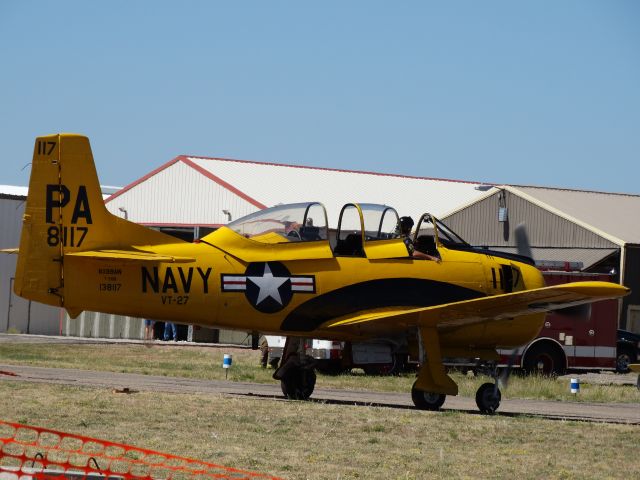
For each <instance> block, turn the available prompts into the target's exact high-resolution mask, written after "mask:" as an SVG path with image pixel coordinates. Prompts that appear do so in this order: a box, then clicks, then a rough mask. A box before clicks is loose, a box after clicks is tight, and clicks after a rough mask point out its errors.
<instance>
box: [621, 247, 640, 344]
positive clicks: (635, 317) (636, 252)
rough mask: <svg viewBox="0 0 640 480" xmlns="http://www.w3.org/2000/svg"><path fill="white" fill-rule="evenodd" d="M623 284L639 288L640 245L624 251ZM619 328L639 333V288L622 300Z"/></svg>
mask: <svg viewBox="0 0 640 480" xmlns="http://www.w3.org/2000/svg"><path fill="white" fill-rule="evenodd" d="M624 284H625V285H627V286H631V285H638V286H640V245H627V247H626V251H625V269H624ZM621 310H622V317H623V318H622V321H621V322H620V327H621V328H625V329H627V330H631V331H632V332H638V333H640V288H635V289H634V288H632V289H631V293H630V294H629V295H628V296H626V297H624V298H623V299H622V309H621Z"/></svg>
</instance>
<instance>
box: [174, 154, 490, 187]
mask: <svg viewBox="0 0 640 480" xmlns="http://www.w3.org/2000/svg"><path fill="white" fill-rule="evenodd" d="M181 157H184V158H186V159H189V158H197V159H198V160H220V161H223V162H236V163H250V164H253V165H267V166H272V167H289V168H302V169H307V170H321V171H326V172H344V173H359V174H363V175H377V176H380V177H398V178H411V179H416V180H435V181H439V182H452V183H468V184H471V185H476V184H477V185H491V186H495V185H497V184H494V183H491V182H477V181H472V180H454V179H450V178H436V177H420V176H417V175H401V174H398V173H382V172H371V171H367V170H349V169H344V168H329V167H311V166H308V165H290V164H287V163H276V162H258V161H255V160H238V159H235V158H224V157H202V156H199V155H181Z"/></svg>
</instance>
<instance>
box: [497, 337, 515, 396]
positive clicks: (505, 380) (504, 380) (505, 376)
mask: <svg viewBox="0 0 640 480" xmlns="http://www.w3.org/2000/svg"><path fill="white" fill-rule="evenodd" d="M517 354H518V348H517V347H516V348H514V349H513V350H512V351H511V355H509V362H508V363H507V368H505V369H503V370H502V373H501V374H500V378H499V379H498V383H499V384H500V386H501V387H503V388H507V386H508V385H509V377H510V376H511V369H512V368H513V364H514V362H515V360H516V355H517Z"/></svg>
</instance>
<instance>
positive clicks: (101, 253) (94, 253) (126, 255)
mask: <svg viewBox="0 0 640 480" xmlns="http://www.w3.org/2000/svg"><path fill="white" fill-rule="evenodd" d="M65 256H70V257H83V258H92V259H94V260H109V261H118V262H170V263H191V262H195V260H196V259H195V258H192V257H178V256H176V255H162V254H158V253H152V252H144V251H140V250H90V251H86V252H73V253H65Z"/></svg>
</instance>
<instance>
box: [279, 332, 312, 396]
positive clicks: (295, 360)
mask: <svg viewBox="0 0 640 480" xmlns="http://www.w3.org/2000/svg"><path fill="white" fill-rule="evenodd" d="M314 366H315V360H314V359H313V358H312V357H309V356H307V355H306V353H305V351H304V339H300V338H292V337H287V341H286V343H285V345H284V349H283V351H282V361H281V362H280V367H279V368H278V369H277V370H276V371H275V372H274V373H273V378H274V379H276V380H280V388H281V389H282V393H283V394H284V396H285V397H286V398H290V399H291V400H307V399H308V398H309V397H310V396H311V394H312V393H313V389H314V388H315V386H316V372H315V371H314Z"/></svg>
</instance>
